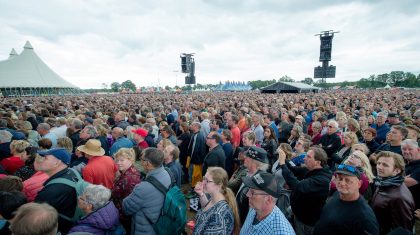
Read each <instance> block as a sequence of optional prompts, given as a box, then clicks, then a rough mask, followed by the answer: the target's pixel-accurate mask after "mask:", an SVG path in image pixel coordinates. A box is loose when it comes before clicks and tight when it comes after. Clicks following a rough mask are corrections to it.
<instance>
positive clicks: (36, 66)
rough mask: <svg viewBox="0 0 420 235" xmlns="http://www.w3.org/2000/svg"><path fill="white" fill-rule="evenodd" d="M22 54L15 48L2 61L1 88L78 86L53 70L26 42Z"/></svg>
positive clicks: (0, 68)
mask: <svg viewBox="0 0 420 235" xmlns="http://www.w3.org/2000/svg"><path fill="white" fill-rule="evenodd" d="M23 48H24V49H23V51H22V53H21V54H20V55H18V54H17V53H16V51H15V50H14V49H12V51H11V52H10V55H9V58H8V59H7V60H4V61H0V88H9V87H10V88H17V87H22V88H24V87H28V88H41V87H42V88H77V87H76V86H75V85H73V84H71V83H69V82H67V81H66V80H64V79H63V78H62V77H60V75H58V74H57V73H55V72H54V71H53V70H51V69H50V68H49V67H48V65H46V64H45V63H44V61H42V60H41V58H39V57H38V55H37V54H36V53H35V52H34V49H33V47H32V45H31V43H29V41H27V42H26V44H25V46H24V47H23Z"/></svg>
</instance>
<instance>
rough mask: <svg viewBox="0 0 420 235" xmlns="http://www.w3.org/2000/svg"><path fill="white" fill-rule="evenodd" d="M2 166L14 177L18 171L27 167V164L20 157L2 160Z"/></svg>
mask: <svg viewBox="0 0 420 235" xmlns="http://www.w3.org/2000/svg"><path fill="white" fill-rule="evenodd" d="M0 165H1V166H2V167H3V169H4V170H5V171H7V173H9V174H10V175H13V174H15V172H16V171H17V169H19V168H21V167H22V166H24V165H25V162H23V161H22V159H20V157H19V156H12V157H8V158H5V159H3V160H1V162H0Z"/></svg>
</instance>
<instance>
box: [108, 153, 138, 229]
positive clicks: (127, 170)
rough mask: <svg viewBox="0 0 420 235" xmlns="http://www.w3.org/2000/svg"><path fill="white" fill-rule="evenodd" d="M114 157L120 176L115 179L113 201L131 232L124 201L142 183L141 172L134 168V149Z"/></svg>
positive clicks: (124, 224) (123, 223)
mask: <svg viewBox="0 0 420 235" xmlns="http://www.w3.org/2000/svg"><path fill="white" fill-rule="evenodd" d="M114 157H115V162H116V164H117V167H118V170H119V172H120V174H119V176H117V178H116V179H115V184H114V188H112V201H113V202H114V204H115V206H116V207H117V209H118V211H119V213H120V220H121V223H122V225H123V226H124V228H125V229H126V230H127V231H129V230H130V228H131V219H130V218H129V217H126V216H125V215H124V214H123V210H122V201H123V199H124V198H126V197H127V196H128V195H130V193H131V192H132V191H133V189H134V187H135V186H136V185H137V184H139V183H140V181H141V180H140V172H139V171H138V170H137V168H136V167H135V166H134V162H135V160H136V155H135V152H134V149H132V148H120V149H119V150H118V151H117V152H116V153H115V156H114ZM127 234H129V233H127Z"/></svg>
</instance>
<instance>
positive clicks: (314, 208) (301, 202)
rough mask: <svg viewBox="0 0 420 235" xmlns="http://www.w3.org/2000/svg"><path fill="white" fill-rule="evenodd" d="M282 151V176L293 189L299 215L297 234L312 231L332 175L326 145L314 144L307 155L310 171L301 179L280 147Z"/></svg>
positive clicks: (280, 152)
mask: <svg viewBox="0 0 420 235" xmlns="http://www.w3.org/2000/svg"><path fill="white" fill-rule="evenodd" d="M278 152H279V165H280V166H281V169H282V175H283V177H284V179H285V181H286V183H287V185H288V186H289V187H290V189H291V190H292V194H291V197H290V205H291V207H292V211H293V213H294V215H295V229H296V233H297V234H312V231H313V228H314V227H313V226H315V223H316V222H317V221H318V219H319V217H320V215H321V210H322V207H323V206H324V205H325V200H326V199H327V197H328V192H329V187H330V181H331V177H332V174H331V171H330V170H329V169H328V165H327V154H326V153H325V151H324V150H323V149H322V148H319V147H311V148H310V149H309V151H308V154H307V155H306V157H305V158H304V162H305V166H306V168H307V170H308V172H307V173H306V174H305V176H304V178H303V179H302V180H300V181H299V180H298V179H297V178H296V177H295V175H294V174H293V173H292V172H291V171H290V170H289V168H288V166H287V165H286V164H285V162H286V154H284V152H283V151H280V149H279V151H278Z"/></svg>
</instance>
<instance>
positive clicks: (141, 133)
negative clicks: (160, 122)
mask: <svg viewBox="0 0 420 235" xmlns="http://www.w3.org/2000/svg"><path fill="white" fill-rule="evenodd" d="M131 132H133V133H134V141H136V143H137V146H139V148H140V149H146V148H148V147H149V144H147V142H146V140H145V138H146V136H147V135H148V132H147V131H146V130H145V129H143V128H139V129H135V130H131Z"/></svg>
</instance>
